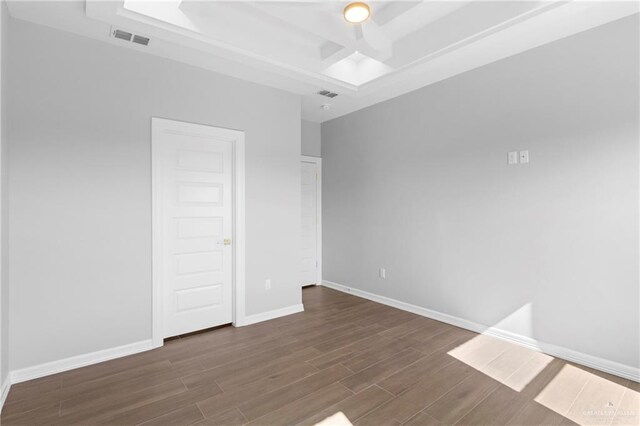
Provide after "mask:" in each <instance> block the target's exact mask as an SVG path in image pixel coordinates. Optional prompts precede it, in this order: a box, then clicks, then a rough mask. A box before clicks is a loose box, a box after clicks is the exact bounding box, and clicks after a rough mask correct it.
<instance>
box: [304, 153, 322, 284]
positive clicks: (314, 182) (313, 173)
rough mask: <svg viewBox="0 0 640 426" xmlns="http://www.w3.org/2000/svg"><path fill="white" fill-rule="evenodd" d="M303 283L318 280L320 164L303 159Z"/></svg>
mask: <svg viewBox="0 0 640 426" xmlns="http://www.w3.org/2000/svg"><path fill="white" fill-rule="evenodd" d="M301 180H302V205H301V209H300V211H301V215H302V217H301V219H302V220H301V225H302V285H303V286H305V285H311V284H320V283H319V282H318V267H319V261H318V255H319V253H318V238H319V237H320V236H319V235H318V204H317V203H318V164H316V163H315V162H308V161H304V160H303V161H302V170H301Z"/></svg>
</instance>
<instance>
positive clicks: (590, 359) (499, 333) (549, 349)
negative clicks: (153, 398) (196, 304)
mask: <svg viewBox="0 0 640 426" xmlns="http://www.w3.org/2000/svg"><path fill="white" fill-rule="evenodd" d="M322 285H324V286H326V287H329V288H332V289H334V290H338V291H342V292H344V293H349V294H353V295H354V296H358V297H362V298H364V299H368V300H371V301H374V302H378V303H381V304H383V305H387V306H391V307H394V308H397V309H402V310H403V311H408V312H411V313H414V314H416V315H421V316H423V317H427V318H431V319H434V320H437V321H441V322H444V323H447V324H451V325H454V326H456V327H460V328H464V329H467V330H471V331H475V332H476V333H481V334H485V335H488V336H492V337H496V338H498V339H502V340H506V341H508V342H511V343H515V344H517V345H520V346H524V347H527V348H529V349H533V350H535V351H538V352H544V353H546V354H548V355H551V356H554V357H557V358H561V359H564V360H567V361H571V362H575V363H576V364H581V365H584V366H587V367H591V368H595V369H596V370H600V371H604V372H605V373H610V374H613V375H616V376H620V377H624V378H625V379H630V380H633V381H635V382H640V369H639V368H637V367H632V366H630V365H624V364H620V363H618V362H615V361H609V360H606V359H603V358H598V357H595V356H593V355H588V354H585V353H582V352H577V351H574V350H572V349H568V348H564V347H562V346H556V345H552V344H550V343H545V342H541V341H538V340H535V339H532V338H530V337H527V336H523V335H520V334H516V333H512V332H509V331H506V330H501V329H498V328H495V327H489V326H486V325H482V324H479V323H477V322H473V321H469V320H466V319H464V318H459V317H455V316H452V315H448V314H444V313H442V312H438V311H434V310H431V309H427V308H423V307H421V306H416V305H412V304H410V303H406V302H401V301H399V300H395V299H391V298H389V297H385V296H379V295H377V294H373V293H369V292H367V291H363V290H358V289H357V288H352V287H348V286H346V285H342V284H338V283H335V282H331V281H326V280H325V281H322Z"/></svg>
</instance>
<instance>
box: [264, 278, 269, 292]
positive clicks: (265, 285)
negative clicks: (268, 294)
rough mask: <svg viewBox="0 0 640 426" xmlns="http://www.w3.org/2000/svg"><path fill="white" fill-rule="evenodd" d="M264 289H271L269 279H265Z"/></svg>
mask: <svg viewBox="0 0 640 426" xmlns="http://www.w3.org/2000/svg"><path fill="white" fill-rule="evenodd" d="M264 289H265V290H271V280H266V281H265V282H264Z"/></svg>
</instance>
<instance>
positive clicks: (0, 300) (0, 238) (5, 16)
mask: <svg viewBox="0 0 640 426" xmlns="http://www.w3.org/2000/svg"><path fill="white" fill-rule="evenodd" d="M8 25H9V10H8V9H7V3H6V2H1V3H0V38H1V39H0V49H1V50H0V56H1V58H0V104H1V105H0V111H1V113H0V122H1V124H0V161H1V162H2V164H1V166H0V187H1V188H0V383H5V381H6V380H7V376H8V374H9V248H8V243H9V173H8V172H9V162H8V159H9V155H8V149H7V148H8V146H7V145H8V143H7V137H6V128H7V126H6V120H5V105H6V101H5V99H6V97H5V96H4V91H5V88H6V87H7V85H6V81H5V78H6V77H5V69H6V67H7V65H6V64H7V62H6V60H5V57H6V52H7V43H8V32H9V31H8Z"/></svg>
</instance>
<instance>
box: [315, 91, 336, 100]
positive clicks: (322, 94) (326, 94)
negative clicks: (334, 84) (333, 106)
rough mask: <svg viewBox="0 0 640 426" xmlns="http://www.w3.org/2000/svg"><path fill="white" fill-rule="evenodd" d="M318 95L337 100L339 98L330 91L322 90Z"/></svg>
mask: <svg viewBox="0 0 640 426" xmlns="http://www.w3.org/2000/svg"><path fill="white" fill-rule="evenodd" d="M318 95H320V96H325V97H327V98H335V97H336V96H338V94H337V93H333V92H330V91H328V90H320V91H319V92H318Z"/></svg>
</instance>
